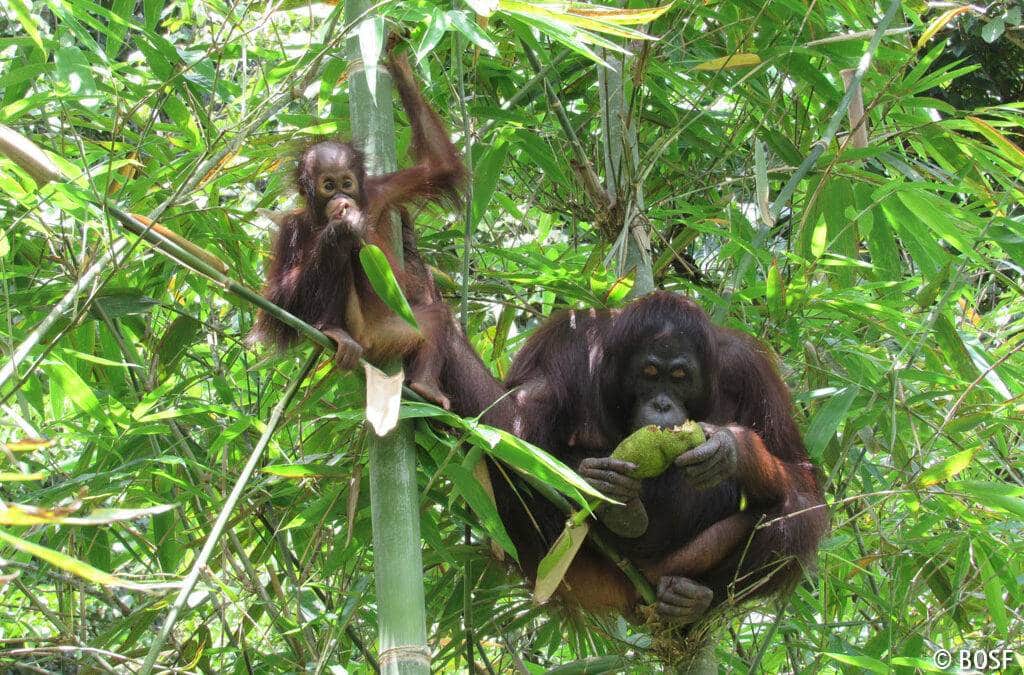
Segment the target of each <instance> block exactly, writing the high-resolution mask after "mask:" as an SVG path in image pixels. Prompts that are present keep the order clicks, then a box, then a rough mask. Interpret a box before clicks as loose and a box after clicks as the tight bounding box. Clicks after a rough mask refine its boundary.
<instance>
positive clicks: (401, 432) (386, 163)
mask: <svg viewBox="0 0 1024 675" xmlns="http://www.w3.org/2000/svg"><path fill="white" fill-rule="evenodd" d="M369 5H370V3H369V2H367V0H346V2H345V16H346V17H357V16H359V15H361V14H363V13H364V12H366V10H367V8H368V7H369ZM363 21H364V22H365V21H369V22H376V23H377V24H378V26H379V27H380V29H381V33H380V34H381V35H382V36H383V21H382V20H381V19H380V18H379V17H375V16H374V15H373V14H372V13H370V14H368V15H367V17H366V18H365V19H363ZM370 29H371V26H370V25H364V26H363V27H361V28H357V29H356V31H355V33H356V35H360V34H361V35H363V36H364V38H363V39H364V41H365V40H366V37H365V36H366V35H367V34H368V33H371V32H372V31H371V30H370ZM382 41H383V40H382ZM348 55H349V58H350V59H351V60H352V61H353V62H354V61H356V60H358V59H361V58H362V56H363V55H362V49H361V48H360V42H359V39H357V38H354V39H352V40H351V41H350V42H349V47H348ZM366 75H367V72H366V69H365V68H361V69H358V70H357V71H356V72H355V73H353V74H352V77H351V78H350V80H349V82H350V85H349V86H350V88H349V110H350V113H351V118H352V134H353V136H354V137H355V140H356V142H357V143H358V144H359V145H360V146H361V147H362V148H363V151H364V152H365V153H366V159H367V164H368V166H367V170H368V172H369V173H371V174H380V173H385V172H388V171H393V170H394V169H395V167H396V166H397V162H396V160H395V130H394V113H393V107H392V104H391V78H390V77H388V76H387V74H386V73H385V72H384V69H383V66H380V65H379V66H378V67H377V70H376V77H377V81H376V87H375V89H374V90H373V91H371V90H370V87H369V86H368V83H367V77H366ZM395 226H396V232H395V236H394V237H392V241H394V242H400V241H402V237H401V232H400V231H398V227H400V226H399V225H398V224H397V223H396V224H395ZM393 367H394V366H393ZM367 438H368V442H367V445H368V446H369V447H368V450H369V455H370V516H371V522H372V525H373V565H374V576H375V579H376V585H377V624H378V631H379V635H380V644H379V646H378V650H379V659H378V660H379V662H380V670H381V673H385V674H398V673H401V674H403V675H404V674H406V673H417V674H418V673H424V674H426V673H429V672H430V648H429V647H428V646H427V628H426V608H425V602H424V592H423V555H422V552H421V550H420V515H419V495H418V493H417V488H416V454H415V449H414V445H413V434H412V427H411V424H410V423H409V422H403V423H401V424H399V425H398V427H396V428H395V429H394V431H392V432H391V433H389V434H388V435H387V436H384V437H383V438H379V437H377V436H375V435H374V434H372V433H371V434H368V436H367Z"/></svg>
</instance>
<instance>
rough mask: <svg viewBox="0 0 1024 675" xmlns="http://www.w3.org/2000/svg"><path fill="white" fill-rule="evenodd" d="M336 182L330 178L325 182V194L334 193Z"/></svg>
mask: <svg viewBox="0 0 1024 675" xmlns="http://www.w3.org/2000/svg"><path fill="white" fill-rule="evenodd" d="M334 187H335V186H334V181H333V180H331V179H330V178H328V179H327V180H325V181H324V184H323V188H324V191H325V192H334Z"/></svg>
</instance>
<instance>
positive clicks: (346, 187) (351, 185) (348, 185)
mask: <svg viewBox="0 0 1024 675" xmlns="http://www.w3.org/2000/svg"><path fill="white" fill-rule="evenodd" d="M354 187H355V183H353V182H352V179H351V178H346V179H345V182H343V183H342V184H341V189H342V190H351V189H352V188H354Z"/></svg>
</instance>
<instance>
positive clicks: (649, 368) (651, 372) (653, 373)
mask: <svg viewBox="0 0 1024 675" xmlns="http://www.w3.org/2000/svg"><path fill="white" fill-rule="evenodd" d="M644 375H646V376H647V377H657V376H658V367H657V366H655V365H653V364H648V365H646V366H644Z"/></svg>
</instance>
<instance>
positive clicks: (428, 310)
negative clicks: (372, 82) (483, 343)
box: [253, 56, 466, 406]
mask: <svg viewBox="0 0 1024 675" xmlns="http://www.w3.org/2000/svg"><path fill="white" fill-rule="evenodd" d="M387 66H388V69H389V70H390V72H391V74H392V76H393V78H394V82H395V86H396V88H397V90H398V93H399V95H400V97H401V100H402V105H403V106H404V108H405V111H406V113H407V114H408V116H409V122H410V125H411V127H412V154H413V157H414V159H415V162H416V163H415V165H414V166H412V167H410V168H407V169H401V170H398V171H395V172H393V173H389V174H385V175H382V176H367V175H366V173H365V169H364V162H363V157H362V154H361V153H360V152H359V151H358V149H356V148H355V147H353V146H352V145H351V144H350V143H343V142H340V141H322V142H320V143H317V144H314V145H313V146H311V147H310V148H308V149H307V150H306V151H304V152H303V153H302V155H300V157H299V164H298V171H297V176H296V183H297V185H298V188H299V191H300V193H301V194H302V197H303V198H304V200H305V206H304V207H302V208H300V209H297V210H295V211H292V212H290V213H288V214H284V216H283V217H282V218H281V219H280V223H279V224H280V229H279V231H278V234H277V237H276V239H275V242H274V245H273V253H272V257H271V261H270V266H269V269H268V271H267V283H266V288H265V290H264V295H265V297H266V298H267V299H268V300H270V301H271V302H273V303H275V304H277V305H278V306H280V307H282V308H284V309H286V310H288V311H289V312H291V313H292V314H294V315H296V316H297V317H299V318H300V319H302V320H304V321H306V322H308V323H310V324H311V325H313V326H314V327H316V328H318V329H321V330H324V331H325V332H327V333H328V334H329V335H330V336H331V337H332V338H334V339H335V340H337V341H338V342H339V363H340V362H341V361H342V359H344V362H345V365H346V366H347V367H351V366H352V365H354V363H355V359H356V358H358V356H359V355H360V353H361V354H362V355H364V356H365V357H366V358H367V359H368V360H370V361H375V362H376V361H381V360H387V359H392V358H398V357H404V358H406V361H407V364H406V365H407V367H408V368H409V371H410V372H409V379H410V381H411V384H412V386H413V387H414V388H416V389H417V390H418V391H420V392H421V393H423V394H424V395H426V396H428V397H429V398H432V399H433V400H435V401H437V402H439V403H442V404H443V405H446V406H447V405H448V404H449V400H448V398H447V397H445V396H444V395H443V393H442V391H441V384H440V380H441V377H442V375H441V371H442V367H443V363H444V359H445V358H446V351H447V350H445V349H444V348H443V347H442V345H445V344H446V343H447V342H449V341H450V340H451V330H452V329H453V328H454V326H453V322H452V316H451V312H450V310H449V309H448V307H447V306H446V305H445V304H444V303H443V302H441V298H440V294H439V292H438V291H437V288H436V286H435V284H434V281H433V279H432V277H431V275H430V272H429V271H428V270H427V268H426V266H425V265H424V264H423V262H422V261H421V259H420V257H419V252H418V251H417V248H416V238H415V234H414V232H413V230H412V224H411V221H410V219H409V216H408V213H407V212H406V210H405V206H406V205H408V204H409V203H412V202H419V201H424V200H433V201H447V202H456V203H457V202H458V201H459V190H460V189H461V187H462V185H463V184H464V182H465V176H466V172H465V168H464V166H463V164H462V160H461V158H460V156H459V153H458V150H457V149H456V148H455V146H454V145H453V144H452V142H451V140H450V139H449V137H448V132H447V130H446V129H445V128H444V125H443V124H442V122H441V120H440V118H439V117H438V116H437V113H435V112H434V111H433V110H432V109H431V108H430V106H429V105H427V103H426V102H425V101H424V100H423V97H422V95H421V94H420V92H419V89H418V87H417V85H416V82H415V80H414V78H413V75H412V70H411V69H410V67H409V64H408V61H407V60H406V58H405V57H404V56H393V57H389V60H388V63H387ZM339 158H340V159H339ZM328 160H329V161H330V167H331V170H332V171H334V170H338V171H347V174H346V175H351V177H352V178H353V182H354V187H353V189H352V190H351V194H350V195H348V196H346V199H347V200H348V203H349V204H353V210H352V213H358V214H360V215H361V218H359V219H358V222H355V223H351V224H349V226H347V227H346V228H339V227H334V228H333V229H332V228H331V227H328V221H329V220H331V218H334V221H333V222H337V221H338V218H337V217H336V216H337V213H335V212H331V209H332V208H333V207H332V204H331V201H327V200H325V198H323V197H322V196H321V195H319V194H318V193H317V184H318V183H317V181H318V180H319V179H321V178H323V176H324V175H325V174H324V173H322V171H324V170H323V169H321V167H320V165H319V164H320V163H322V162H324V161H328ZM339 167H340V168H339ZM331 175H333V174H331ZM349 197H350V199H349ZM395 211H398V213H399V214H400V216H401V218H402V239H403V248H404V255H405V261H404V262H405V265H404V268H403V266H402V265H400V264H399V262H398V260H397V259H396V255H395V251H396V250H397V247H396V246H395V242H393V241H392V234H391V233H392V227H391V217H392V213H393V212H395ZM349 215H351V214H349ZM352 219H353V220H355V217H354V216H353V218H352ZM364 243H371V244H375V245H377V246H378V247H380V248H381V249H382V250H383V251H384V253H385V254H386V255H387V257H388V259H389V261H390V263H391V267H392V270H393V271H394V273H395V276H396V278H397V279H398V281H399V284H400V285H401V287H402V290H403V291H404V292H405V295H406V297H407V298H408V300H409V302H410V304H411V305H412V307H413V311H414V313H415V315H416V318H417V321H418V323H419V324H420V329H421V333H418V332H416V331H415V330H414V329H412V327H410V326H409V325H408V324H407V323H405V322H404V321H403V320H402V319H401V318H400V317H398V316H397V315H396V314H394V313H393V312H392V311H391V310H390V309H388V308H387V306H386V305H385V304H384V303H383V302H382V301H381V299H380V298H379V297H378V296H377V294H376V293H375V292H374V291H373V289H372V288H371V287H370V284H369V280H368V278H367V277H366V274H365V272H364V271H363V269H362V266H361V265H360V263H359V260H358V254H359V250H360V248H361V247H362V245H363V244H364ZM253 335H254V336H255V337H256V338H258V339H260V340H262V341H264V342H268V343H271V344H274V345H276V346H278V347H285V346H288V345H290V344H291V343H293V342H294V341H295V340H296V339H297V333H296V331H295V330H294V329H293V328H291V327H289V326H287V325H286V324H284V323H282V322H280V321H278V320H277V319H275V318H273V317H272V316H270V315H268V314H265V313H263V312H261V313H260V314H259V316H258V317H257V320H256V325H255V327H254V329H253ZM353 340H354V342H355V343H358V344H353V342H352V341H353ZM360 347H361V348H362V351H361V352H360V350H359V348H360ZM346 349H347V351H346Z"/></svg>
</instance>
